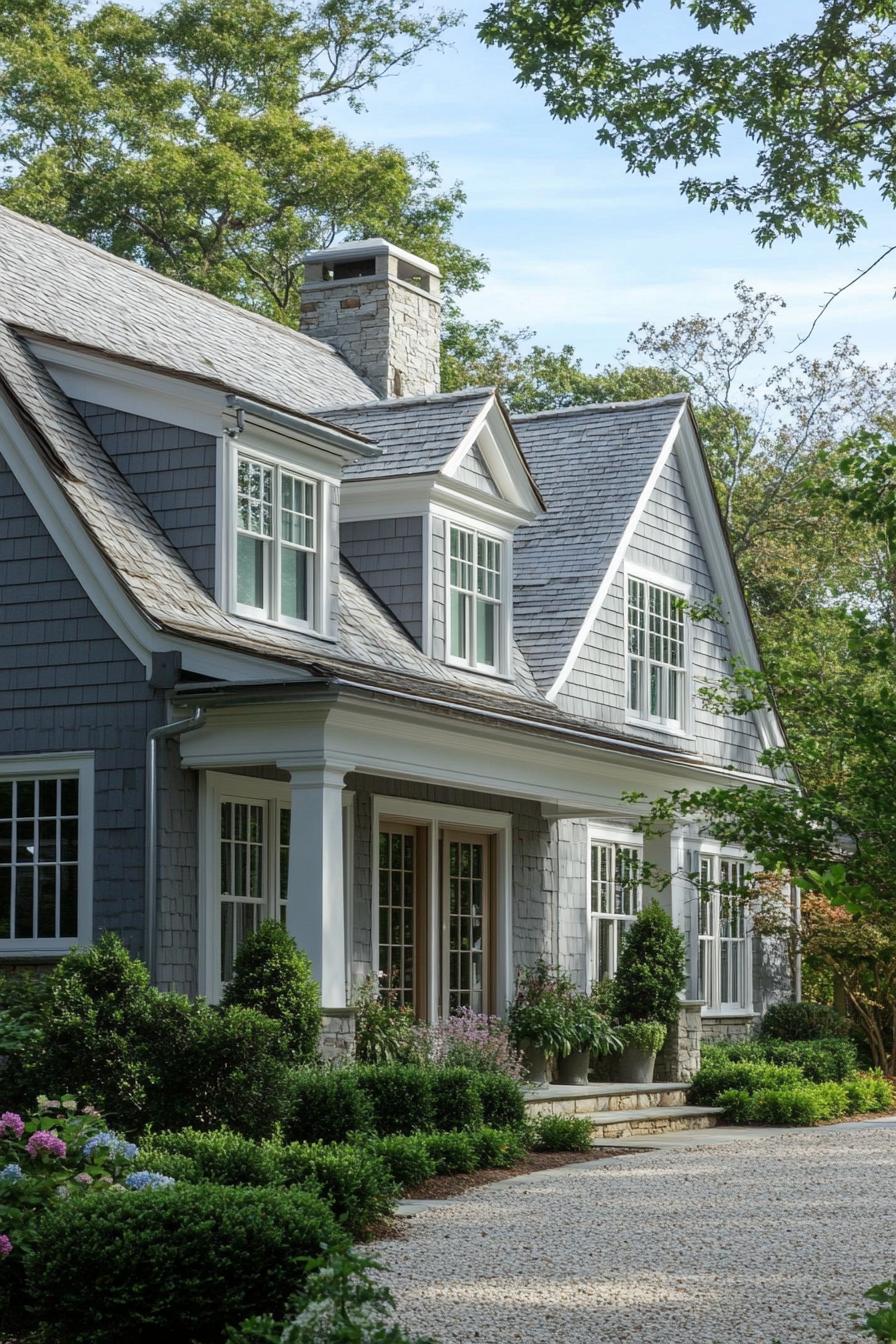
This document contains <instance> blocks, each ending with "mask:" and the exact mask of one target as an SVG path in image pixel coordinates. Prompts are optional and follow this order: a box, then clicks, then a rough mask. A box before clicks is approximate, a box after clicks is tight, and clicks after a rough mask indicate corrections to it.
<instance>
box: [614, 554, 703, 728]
mask: <svg viewBox="0 0 896 1344" xmlns="http://www.w3.org/2000/svg"><path fill="white" fill-rule="evenodd" d="M630 578H632V579H636V580H638V581H640V582H641V583H645V584H648V585H649V586H651V587H653V588H661V589H662V588H664V589H665V590H666V591H667V592H670V593H675V594H676V595H677V596H678V597H682V598H684V600H685V602H690V600H691V593H692V591H693V590H692V587H691V584H689V583H683V582H682V581H681V580H680V579H675V578H673V577H672V576H671V575H669V574H666V573H665V572H664V571H663V570H659V569H650V568H648V567H647V566H646V565H637V564H633V563H631V562H630V561H628V560H625V561H623V564H622V648H623V657H624V660H625V671H624V689H623V699H624V702H625V722H626V723H627V724H628V725H629V726H630V727H633V728H647V729H649V730H650V731H651V732H654V733H662V734H663V735H664V736H666V737H688V738H692V737H693V736H694V706H693V699H694V696H693V689H694V667H693V643H694V638H693V629H692V625H691V617H690V613H689V612H688V611H685V612H684V622H683V624H684V667H683V668H682V671H683V672H684V695H683V697H682V715H681V719H680V720H675V719H658V718H657V719H652V718H651V717H650V716H649V715H647V717H643V716H642V715H640V714H636V713H635V711H634V710H632V709H631V708H630V707H629V703H628V687H629V678H628V669H629V662H628V660H629V648H628V606H629V603H628V581H629V579H630ZM644 614H645V620H646V621H647V622H649V614H650V603H649V599H648V603H647V607H646V608H645V613H644ZM649 637H650V629H649V624H646V625H645V654H644V665H645V668H647V667H648V665H649V662H650V657H649V652H648V650H649ZM645 689H646V688H645Z"/></svg>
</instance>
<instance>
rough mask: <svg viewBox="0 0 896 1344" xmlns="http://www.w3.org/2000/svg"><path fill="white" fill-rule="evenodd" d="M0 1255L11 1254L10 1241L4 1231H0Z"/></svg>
mask: <svg viewBox="0 0 896 1344" xmlns="http://www.w3.org/2000/svg"><path fill="white" fill-rule="evenodd" d="M0 1255H2V1256H7V1255H12V1242H11V1241H10V1239H9V1237H8V1236H7V1235H6V1233H5V1232H3V1233H0Z"/></svg>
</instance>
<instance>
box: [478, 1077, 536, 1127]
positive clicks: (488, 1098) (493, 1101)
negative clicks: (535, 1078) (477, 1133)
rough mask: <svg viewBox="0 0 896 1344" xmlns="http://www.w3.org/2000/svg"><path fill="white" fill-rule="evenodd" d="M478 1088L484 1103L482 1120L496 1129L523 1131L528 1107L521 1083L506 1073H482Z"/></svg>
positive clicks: (480, 1098)
mask: <svg viewBox="0 0 896 1344" xmlns="http://www.w3.org/2000/svg"><path fill="white" fill-rule="evenodd" d="M476 1087H477V1088H478V1090H479V1100H480V1102H481V1103H482V1120H483V1123H484V1124H486V1125H491V1126H492V1127H493V1128H495V1129H508V1128H510V1129H522V1127H523V1125H524V1123H525V1120H526V1107H525V1104H524V1102H523V1093H522V1089H521V1088H520V1085H519V1083H517V1082H515V1081H514V1080H513V1078H508V1077H507V1075H506V1074H504V1073H480V1074H477V1076H476Z"/></svg>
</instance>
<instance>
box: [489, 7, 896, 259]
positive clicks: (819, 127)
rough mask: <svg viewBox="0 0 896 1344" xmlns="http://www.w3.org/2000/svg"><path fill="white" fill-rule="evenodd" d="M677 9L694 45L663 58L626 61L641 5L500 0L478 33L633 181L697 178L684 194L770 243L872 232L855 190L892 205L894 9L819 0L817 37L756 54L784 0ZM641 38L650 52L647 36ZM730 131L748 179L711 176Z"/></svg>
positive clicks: (648, 31)
mask: <svg viewBox="0 0 896 1344" xmlns="http://www.w3.org/2000/svg"><path fill="white" fill-rule="evenodd" d="M669 7H670V8H671V9H672V10H683V9H686V10H687V12H688V13H689V15H690V17H691V19H692V21H693V24H694V27H695V30H696V31H695V37H696V38H697V40H696V41H694V42H693V44H692V45H689V46H685V47H684V48H683V49H681V50H679V51H663V52H660V53H659V54H654V53H653V52H650V53H649V54H643V53H642V52H638V53H637V54H635V55H628V54H626V53H624V51H623V48H622V45H621V42H620V33H619V29H620V28H621V27H622V26H623V25H625V28H626V34H627V35H630V34H631V32H632V31H633V28H632V25H631V23H628V24H626V20H627V19H630V17H631V15H632V14H633V13H634V12H636V11H639V10H640V8H641V0H593V3H591V4H584V5H583V4H581V3H579V0H549V3H547V4H545V3H543V0H494V2H493V3H491V4H490V5H489V6H488V8H487V10H486V14H485V18H484V20H483V22H482V23H481V25H480V28H479V32H480V35H481V36H482V38H483V39H484V41H485V42H487V43H489V44H497V45H500V46H502V47H505V48H506V49H507V51H508V52H509V54H510V57H511V59H512V61H513V63H514V65H515V66H516V69H517V80H518V82H520V83H522V84H528V85H531V86H532V87H533V88H535V89H538V90H540V91H541V93H542V94H543V96H544V99H545V102H546V103H547V106H548V108H549V110H550V111H551V113H552V114H553V115H554V116H555V117H559V118H561V119H562V120H564V121H589V122H590V123H592V124H593V125H594V127H595V128H596V134H597V139H598V140H599V141H600V142H601V143H602V144H606V145H611V146H613V147H614V148H616V149H618V151H619V152H620V154H621V155H622V158H623V160H624V162H625V164H626V166H627V167H628V168H629V169H630V170H631V171H632V172H637V173H641V174H651V173H653V172H655V171H656V169H657V168H658V167H659V166H660V165H661V164H664V163H669V162H671V163H673V164H674V165H675V166H676V167H684V168H686V169H691V168H696V167H699V168H700V170H701V171H700V172H699V173H698V174H695V175H693V176H686V177H684V178H683V179H682V182H681V190H682V192H683V194H684V195H685V197H686V198H687V199H688V200H690V201H699V202H702V203H704V204H707V205H709V207H710V208H711V209H713V210H722V211H726V210H736V211H740V212H749V213H752V214H753V215H754V216H755V219H756V226H755V236H756V238H757V240H758V241H759V242H760V243H763V244H767V243H771V242H773V241H774V240H775V239H776V238H780V237H785V238H795V237H797V236H799V234H800V233H801V232H802V230H803V229H804V227H805V226H806V225H814V226H816V227H818V228H822V229H826V230H828V231H829V232H830V233H832V234H833V235H834V237H835V238H836V239H837V241H838V243H849V242H852V240H853V239H854V238H855V236H856V234H857V232H858V230H859V229H861V228H863V227H864V226H865V223H866V221H865V218H864V216H863V214H862V212H861V210H860V209H859V208H858V207H857V205H856V202H855V198H854V194H853V193H854V190H855V188H857V187H861V186H862V185H864V184H866V183H870V184H871V185H872V186H873V187H874V188H875V189H876V190H877V191H878V192H879V193H880V195H881V196H882V198H883V199H884V200H885V201H887V202H888V203H889V204H891V205H893V204H896V156H894V154H893V97H894V91H896V74H894V71H896V43H894V40H893V23H894V20H896V0H850V3H848V4H844V3H843V0H821V3H820V4H819V5H818V6H817V7H815V8H816V10H817V17H816V19H815V22H814V24H812V23H811V21H810V23H809V24H807V26H806V29H805V31H801V32H794V33H790V34H788V35H787V36H785V37H782V38H780V39H779V40H777V41H772V42H769V43H767V44H765V45H753V46H749V45H746V43H745V42H744V40H743V39H744V37H745V36H746V37H747V38H749V35H750V30H751V29H752V28H753V27H754V25H755V24H757V23H758V22H761V21H762V20H767V19H769V18H770V17H774V16H775V15H776V13H777V11H779V10H780V6H775V5H774V4H773V3H772V0H767V3H766V4H761V3H759V4H757V3H755V0H690V3H688V4H687V5H684V4H683V3H682V0H669ZM640 36H641V37H642V39H646V41H645V45H648V46H650V45H652V38H653V29H652V28H651V26H650V25H648V24H646V23H642V24H641V25H640ZM730 126H738V127H740V128H742V130H743V132H744V133H745V134H746V136H747V137H748V139H749V141H750V142H751V144H752V145H754V146H755V155H756V162H755V174H754V175H753V176H752V177H751V178H746V179H745V178H743V177H741V176H740V175H737V174H731V173H729V172H725V174H724V175H723V176H718V177H716V176H712V175H710V173H711V168H712V160H714V159H719V158H721V157H722V154H723V153H724V148H725V138H724V137H725V132H726V129H727V128H728V127H730ZM706 160H709V167H708V168H706V171H705V173H704V171H703V169H704V165H705V161H706Z"/></svg>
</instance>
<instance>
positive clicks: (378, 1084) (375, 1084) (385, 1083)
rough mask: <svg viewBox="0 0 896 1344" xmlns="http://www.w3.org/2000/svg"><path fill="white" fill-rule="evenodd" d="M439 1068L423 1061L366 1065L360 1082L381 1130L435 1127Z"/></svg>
mask: <svg viewBox="0 0 896 1344" xmlns="http://www.w3.org/2000/svg"><path fill="white" fill-rule="evenodd" d="M436 1072H437V1071H436V1070H435V1069H431V1068H427V1067H424V1066H423V1065H419V1064H376V1065H365V1066H363V1067H362V1068H359V1069H358V1070H357V1078H358V1084H359V1086H360V1088H361V1090H362V1091H363V1092H364V1093H365V1095H366V1096H367V1097H368V1098H369V1100H370V1105H371V1107H372V1109H373V1126H374V1129H375V1130H376V1132H377V1134H413V1133H414V1132H415V1131H417V1130H426V1129H432V1127H433V1120H434V1116H435V1111H434V1100H433V1079H434V1076H435V1074H436Z"/></svg>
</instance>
